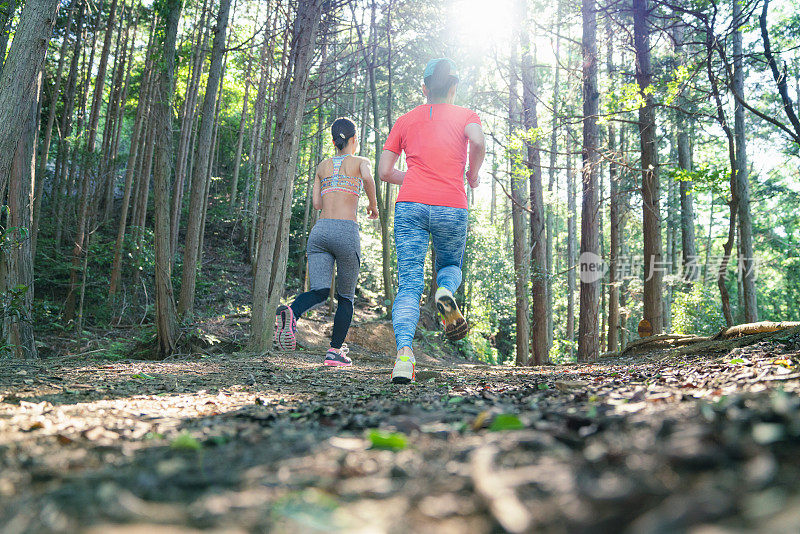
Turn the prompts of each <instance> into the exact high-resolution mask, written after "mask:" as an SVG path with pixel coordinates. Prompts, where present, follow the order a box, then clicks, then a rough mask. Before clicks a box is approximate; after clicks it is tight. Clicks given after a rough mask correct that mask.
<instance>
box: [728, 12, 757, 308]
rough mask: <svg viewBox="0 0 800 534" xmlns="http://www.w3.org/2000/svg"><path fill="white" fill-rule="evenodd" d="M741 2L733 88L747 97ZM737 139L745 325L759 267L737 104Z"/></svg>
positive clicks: (740, 110) (754, 302)
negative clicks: (743, 62) (743, 59)
mask: <svg viewBox="0 0 800 534" xmlns="http://www.w3.org/2000/svg"><path fill="white" fill-rule="evenodd" d="M739 1H740V0H733V18H734V21H735V22H734V28H735V29H734V32H733V86H734V91H735V92H736V93H737V94H739V95H740V96H742V97H744V66H743V65H742V32H741V29H740V28H741V26H742V21H740V20H739V19H740V18H741V9H742V8H741V5H740V4H739ZM733 120H734V126H733V128H734V137H735V138H736V185H737V188H738V197H739V206H738V208H739V269H738V271H739V279H740V280H741V284H742V301H743V304H744V322H745V323H755V322H756V321H758V301H757V294H756V284H755V280H756V263H755V258H754V257H753V222H752V217H751V216H750V184H749V183H748V169H747V143H746V141H745V139H746V137H745V129H744V106H742V103H741V102H740V101H739V100H736V103H735V107H734V112H733Z"/></svg>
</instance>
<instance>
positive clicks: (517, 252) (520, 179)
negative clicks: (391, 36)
mask: <svg viewBox="0 0 800 534" xmlns="http://www.w3.org/2000/svg"><path fill="white" fill-rule="evenodd" d="M515 37H517V36H516V35H515ZM509 84H510V88H509V95H508V128H509V137H513V136H514V135H515V132H514V130H515V129H517V128H518V127H519V123H520V116H519V115H520V113H519V109H518V107H519V95H518V92H517V46H516V42H515V43H514V45H513V49H512V52H511V76H510V77H509ZM509 156H511V157H510V160H511V162H512V163H511V172H510V173H509V182H510V184H509V185H510V186H511V194H512V197H513V200H512V203H511V219H512V220H511V222H512V228H513V235H514V295H515V298H514V302H515V309H516V330H517V335H516V348H517V351H516V358H515V364H516V365H518V366H523V365H528V363H529V359H530V351H531V344H530V323H529V319H528V254H527V250H526V249H527V246H526V244H525V215H524V212H523V210H522V206H524V205H525V198H526V191H525V178H524V175H523V174H522V172H520V173H519V175H517V172H516V170H517V169H516V165H515V164H514V163H513V162H514V161H516V160H517V159H518V155H517V154H509ZM521 170H522V169H520V171H521Z"/></svg>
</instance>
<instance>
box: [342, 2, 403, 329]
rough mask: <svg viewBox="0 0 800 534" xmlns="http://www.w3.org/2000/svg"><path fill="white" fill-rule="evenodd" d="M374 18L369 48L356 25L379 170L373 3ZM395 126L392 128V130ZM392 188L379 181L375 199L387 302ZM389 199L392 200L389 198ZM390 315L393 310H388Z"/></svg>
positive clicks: (391, 292)
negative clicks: (365, 68) (367, 85)
mask: <svg viewBox="0 0 800 534" xmlns="http://www.w3.org/2000/svg"><path fill="white" fill-rule="evenodd" d="M351 8H352V9H353V18H355V8H354V7H353V6H352V5H351ZM371 10H372V11H371V15H370V30H369V48H370V49H371V51H370V52H368V50H367V46H366V45H365V43H364V38H363V35H362V32H361V26H360V25H356V30H357V31H358V40H359V45H360V47H361V50H362V51H363V54H364V62H365V64H366V66H367V78H368V80H369V90H370V94H371V96H372V126H373V129H374V131H375V168H376V169H377V168H378V160H379V159H380V155H381V152H382V149H383V141H382V140H381V136H380V131H381V127H380V113H379V112H378V86H377V83H376V81H375V62H376V60H377V39H378V34H377V30H376V27H375V24H376V23H375V19H376V13H375V12H376V2H375V0H372V4H371ZM391 126H392V125H389V127H390V128H391ZM388 193H389V187H388V184H386V185H384V184H382V183H381V181H380V180H379V181H378V182H377V183H376V184H375V196H376V199H377V201H378V211H379V212H380V213H379V219H380V228H381V263H382V271H381V272H382V276H383V294H384V299H385V300H386V301H392V300H394V284H393V283H392V263H391V261H392V260H391V244H390V243H389V214H388V210H387V209H386V204H385V202H384V196H385V195H388ZM387 198H388V197H387ZM387 313H391V310H390V309H389V308H387Z"/></svg>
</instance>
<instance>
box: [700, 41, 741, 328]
mask: <svg viewBox="0 0 800 534" xmlns="http://www.w3.org/2000/svg"><path fill="white" fill-rule="evenodd" d="M705 37H706V43H705V44H706V52H707V58H706V74H707V75H708V81H709V83H710V85H711V94H712V95H713V97H714V104H715V106H716V110H717V122H718V123H719V125H720V127H721V128H722V130H723V132H725V137H726V138H727V141H728V161H729V163H730V169H731V172H730V188H731V199H730V202H729V203H728V207H729V209H730V218H729V220H728V239H727V240H726V241H725V243H724V244H723V245H722V250H723V256H722V261H721V262H720V264H719V268H718V269H717V288H718V289H719V294H720V300H721V301H722V314H723V315H724V316H725V323H726V324H727V325H728V326H729V327H730V326H733V314H732V313H731V303H730V295H729V294H728V287H727V285H726V278H727V271H728V262H729V261H730V258H731V251H732V250H733V245H734V242H735V240H736V216H737V214H738V212H739V208H738V205H739V194H738V192H739V188H738V186H737V181H736V180H737V178H736V141H735V139H734V134H733V131H732V130H731V127H730V125H729V123H728V120H727V118H726V117H725V108H724V107H723V105H722V96H721V95H720V90H719V83H718V81H717V77H716V75H715V73H714V71H713V68H712V62H711V56H712V54H713V53H714V50H715V49H716V46H717V41H716V37H715V36H714V33H713V31H712V30H711V28H708V27H707V28H706V36H705ZM712 209H713V202H712ZM710 235H711V224H710V221H709V240H708V243H709V246H708V247H707V252H706V254H707V255H708V249H710V248H711V236H710ZM706 262H708V256H706Z"/></svg>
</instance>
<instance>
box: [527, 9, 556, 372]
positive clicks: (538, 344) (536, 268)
mask: <svg viewBox="0 0 800 534" xmlns="http://www.w3.org/2000/svg"><path fill="white" fill-rule="evenodd" d="M525 5H526V4H525V2H522V16H521V20H523V21H526V20H527V18H528V14H527V8H526V7H525ZM520 44H521V54H522V106H523V117H524V121H525V132H526V135H525V139H526V141H525V146H526V148H527V153H526V157H527V169H528V180H529V182H530V189H529V191H528V192H529V194H530V203H531V204H530V209H531V212H530V226H531V229H530V231H531V235H530V240H531V264H530V269H531V300H532V306H531V307H532V310H531V322H532V324H531V363H532V364H533V365H542V364H545V363H547V362H548V361H549V355H548V346H547V340H548V323H549V321H548V314H549V308H548V307H547V278H548V276H547V242H546V240H547V235H546V233H545V221H544V198H543V196H544V195H543V191H542V166H541V159H540V152H539V141H538V140H536V141H531V140H530V134H531V132H534V131H535V130H536V129H537V128H538V127H539V124H538V117H537V114H536V99H537V95H536V86H535V83H536V80H535V73H534V71H533V57H532V54H531V50H530V40H529V38H528V34H527V33H526V32H524V31H523V32H521V33H520Z"/></svg>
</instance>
